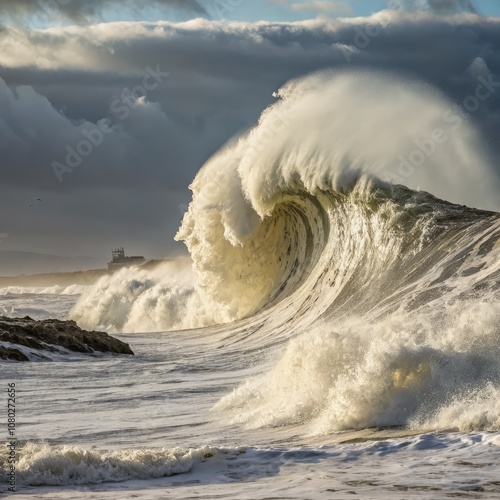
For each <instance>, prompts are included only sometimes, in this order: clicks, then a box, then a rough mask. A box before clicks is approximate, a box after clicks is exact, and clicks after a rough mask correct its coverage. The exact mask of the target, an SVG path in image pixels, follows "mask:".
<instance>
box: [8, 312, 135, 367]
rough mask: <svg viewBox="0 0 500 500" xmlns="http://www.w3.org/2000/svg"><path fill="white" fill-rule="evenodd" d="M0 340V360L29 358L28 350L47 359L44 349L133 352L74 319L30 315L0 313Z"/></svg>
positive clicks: (60, 351)
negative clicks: (14, 315) (35, 318)
mask: <svg viewBox="0 0 500 500" xmlns="http://www.w3.org/2000/svg"><path fill="white" fill-rule="evenodd" d="M0 342H1V343H2V344H0V359H8V360H13V361H29V360H30V356H29V353H36V356H35V357H39V358H49V359H50V356H44V355H43V354H42V353H43V352H45V353H58V354H67V353H68V351H70V352H74V353H81V354H94V353H95V352H106V353H113V354H129V355H133V354H134V353H133V352H132V350H131V349H130V346H129V345H128V344H126V343H125V342H122V341H121V340H118V339H115V338H114V337H111V336H110V335H108V334H107V333H104V332H94V331H91V332H88V331H86V330H82V329H81V328H80V327H79V326H78V325H77V324H76V323H75V322H74V321H60V320H57V319H46V320H41V321H36V320H34V319H32V318H30V317H29V316H26V317H25V318H7V317H5V316H0ZM6 343H7V344H6ZM27 353H28V355H27Z"/></svg>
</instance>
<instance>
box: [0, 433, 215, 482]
mask: <svg viewBox="0 0 500 500" xmlns="http://www.w3.org/2000/svg"><path fill="white" fill-rule="evenodd" d="M220 452H221V450H218V449H216V448H211V447H208V446H206V447H201V448H197V449H183V448H171V449H168V448H159V449H139V448H137V449H132V450H117V451H98V450H95V449H88V448H80V447H76V446H51V445H49V444H43V443H42V444H40V443H33V442H29V443H27V444H26V445H25V446H23V447H22V448H20V449H19V450H18V453H19V460H18V462H17V467H16V473H17V478H18V480H19V483H20V484H22V485H23V486H47V485H54V486H58V485H78V484H99V483H104V482H118V481H127V480H130V479H153V478H159V477H165V476H172V475H174V474H182V473H186V472H188V471H190V470H191V468H192V467H193V464H194V463H195V462H201V461H203V460H205V459H207V458H209V457H212V456H214V455H216V454H218V453H220ZM0 465H1V466H2V468H3V469H4V471H2V480H4V477H5V476H6V474H5V470H7V468H6V467H7V464H6V463H5V459H4V458H3V457H2V461H1V462H0Z"/></svg>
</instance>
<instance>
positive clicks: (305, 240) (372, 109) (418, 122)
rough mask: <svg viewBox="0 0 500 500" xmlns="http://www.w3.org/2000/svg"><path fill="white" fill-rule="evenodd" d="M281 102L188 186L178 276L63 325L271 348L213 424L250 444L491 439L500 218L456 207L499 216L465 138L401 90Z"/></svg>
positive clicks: (101, 293)
mask: <svg viewBox="0 0 500 500" xmlns="http://www.w3.org/2000/svg"><path fill="white" fill-rule="evenodd" d="M276 97H277V101H276V103H275V104H274V105H273V106H271V107H270V108H269V109H267V110H266V111H265V112H264V113H263V115H262V117H261V119H260V121H259V123H258V125H257V126H256V127H255V128H253V129H252V130H250V131H249V132H247V133H246V134H244V135H243V136H240V137H237V138H235V139H233V140H232V141H231V142H230V143H229V144H228V145H226V146H225V147H224V148H223V149H222V150H221V151H219V152H218V153H217V154H216V155H214V157H212V158H211V159H210V160H209V161H208V162H207V163H206V164H205V165H204V166H203V168H202V169H201V170H200V172H199V174H198V175H197V177H196V178H195V180H194V181H193V183H192V185H191V189H192V191H193V200H192V202H191V204H190V206H189V210H188V212H187V213H186V215H185V217H184V220H183V222H182V226H181V228H180V229H179V232H178V234H177V237H176V238H177V239H179V240H182V241H184V242H185V244H186V246H187V247H188V249H189V252H190V254H191V261H189V260H186V261H182V262H176V263H172V264H167V265H166V266H165V267H163V268H161V269H159V270H156V271H144V270H139V269H135V270H122V271H120V272H119V273H116V274H114V275H113V276H110V277H106V278H103V279H101V280H100V281H99V283H98V284H97V285H95V286H94V287H93V288H91V289H90V290H89V291H87V292H85V293H84V294H83V295H82V297H81V298H80V300H79V302H78V303H77V305H76V306H75V308H74V309H73V311H72V313H71V317H72V318H73V319H75V320H76V321H78V323H79V324H80V325H81V326H83V327H87V328H95V329H106V330H108V331H113V332H141V331H167V330H176V329H187V328H200V327H207V328H206V330H205V332H206V336H207V337H210V336H211V335H214V331H215V330H214V328H211V327H213V325H220V324H227V326H226V333H227V337H231V336H233V337H234V339H235V342H236V341H238V339H239V338H240V337H239V336H241V335H243V333H242V332H250V331H251V332H254V333H252V334H251V335H249V334H248V333H246V334H245V337H244V338H245V342H246V344H245V345H248V346H250V347H251V348H252V349H262V350H263V351H266V349H267V348H268V346H269V344H271V343H272V344H273V345H274V346H276V345H278V346H280V348H279V349H278V351H277V352H274V351H273V353H272V355H271V354H269V356H270V359H268V361H267V362H266V363H264V364H263V366H262V372H261V374H260V375H258V376H257V377H255V378H250V379H248V380H247V381H246V382H245V383H244V384H243V385H241V386H240V387H238V388H236V389H235V390H234V391H233V392H232V393H230V394H228V395H226V396H225V397H224V398H223V399H222V400H221V401H220V402H219V403H218V404H217V405H216V407H215V410H216V411H221V412H223V413H224V412H225V413H226V414H227V415H228V418H230V419H232V421H233V422H234V423H237V424H241V425H245V426H248V427H252V428H255V427H269V426H282V425H287V424H301V425H304V428H303V432H304V434H306V435H310V434H324V433H328V432H332V431H339V430H345V429H352V428H364V427H369V426H393V425H405V426H408V427H412V428H415V429H420V428H421V429H424V428H425V429H428V428H441V429H443V428H447V429H449V428H456V429H461V430H489V429H498V428H499V425H500V408H499V406H498V397H497V396H498V394H499V393H500V382H499V381H500V361H499V360H500V343H499V342H498V338H499V335H500V330H499V326H498V325H499V324H500V323H499V320H500V315H499V314H500V313H499V310H500V309H499V307H498V306H499V296H500V291H499V289H500V286H499V283H500V246H499V244H498V241H499V236H500V216H499V215H498V214H496V213H493V212H486V211H483V210H477V209H472V208H466V207H465V206H461V205H468V206H470V207H477V208H481V209H489V210H498V209H499V208H500V206H499V204H498V203H499V202H498V195H497V193H498V190H497V186H498V184H497V182H498V180H497V179H496V177H495V175H494V173H493V170H492V169H491V168H490V165H489V164H488V161H487V155H486V154H485V150H484V145H483V144H482V143H481V140H480V137H479V136H478V134H477V133H476V132H475V130H474V129H473V128H472V126H471V124H470V123H467V121H466V120H465V119H464V118H463V117H461V116H460V115H459V114H457V111H456V109H455V108H454V107H453V105H452V103H450V102H449V101H448V100H447V99H446V98H445V97H444V96H442V95H440V94H439V93H438V92H437V91H435V90H434V89H432V88H430V87H428V86H426V85H424V84H416V83H412V82H409V81H407V80H405V79H404V78H401V77H395V76H383V75H381V74H378V73H367V72H350V73H339V74H331V73H321V74H316V75H312V76H310V77H307V78H304V79H300V80H296V81H293V82H290V83H288V84H287V85H285V86H284V87H283V88H282V89H280V90H279V91H278V92H277V94H276ZM436 130H439V133H436V132H435V131H436ZM433 137H434V138H435V137H439V138H440V141H439V143H436V141H435V140H434V139H433ZM389 181H394V182H395V183H396V184H393V183H391V182H389ZM471 187H473V188H471ZM429 193H432V194H429ZM441 199H443V200H447V201H441ZM449 201H451V202H453V203H458V204H459V205H453V204H451V203H449ZM229 323H231V324H229ZM217 331H219V332H220V328H219V329H218V330H217ZM165 335H168V333H165ZM186 335H189V332H186ZM242 349H243V347H242ZM242 352H244V351H242Z"/></svg>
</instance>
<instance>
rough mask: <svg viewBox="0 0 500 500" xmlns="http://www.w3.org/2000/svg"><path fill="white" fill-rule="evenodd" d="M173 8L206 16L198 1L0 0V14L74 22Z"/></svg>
mask: <svg viewBox="0 0 500 500" xmlns="http://www.w3.org/2000/svg"><path fill="white" fill-rule="evenodd" d="M146 6H155V7H173V8H176V9H182V10H186V11H190V12H193V13H196V14H206V11H205V9H204V8H203V7H202V5H201V4H200V3H199V2H198V0H147V1H146V0H144V1H137V0H0V14H4V15H5V14H10V15H14V16H16V15H23V14H40V13H53V14H60V15H62V16H64V17H66V18H68V19H71V20H74V21H82V20H85V19H87V20H88V19H91V18H93V17H95V16H98V15H99V14H100V13H101V12H102V11H103V9H105V8H107V7H119V8H123V7H125V8H133V9H137V8H141V7H146Z"/></svg>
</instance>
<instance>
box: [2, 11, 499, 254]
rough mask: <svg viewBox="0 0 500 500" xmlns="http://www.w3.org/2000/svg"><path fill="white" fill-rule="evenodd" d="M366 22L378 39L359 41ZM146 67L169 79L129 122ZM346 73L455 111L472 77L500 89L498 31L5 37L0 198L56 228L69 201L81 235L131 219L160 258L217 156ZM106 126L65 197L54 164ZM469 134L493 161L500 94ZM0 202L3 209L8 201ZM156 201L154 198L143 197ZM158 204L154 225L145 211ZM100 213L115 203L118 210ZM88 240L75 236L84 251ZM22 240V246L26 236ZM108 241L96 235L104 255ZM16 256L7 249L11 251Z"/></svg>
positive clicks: (352, 23) (402, 22)
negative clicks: (282, 94)
mask: <svg viewBox="0 0 500 500" xmlns="http://www.w3.org/2000/svg"><path fill="white" fill-rule="evenodd" d="M368 22H370V23H371V24H370V25H371V26H372V30H371V31H370V33H373V32H377V34H376V35H375V36H372V35H370V36H367V35H366V26H367V23H368ZM373 27H378V28H377V29H375V30H374V29H373ZM363 33H364V35H363ZM147 67H149V68H158V69H159V70H160V71H161V72H168V73H169V75H168V77H164V78H163V79H162V81H161V83H160V84H159V85H158V86H157V87H155V88H152V89H151V90H150V91H147V95H146V96H145V97H144V98H141V99H139V100H138V101H137V102H134V106H133V107H130V109H129V112H128V113H125V112H124V111H123V110H122V112H119V111H117V106H116V102H117V99H118V102H119V103H120V106H122V105H123V102H122V99H123V92H124V90H125V89H129V90H132V89H134V87H136V86H138V85H142V82H143V79H144V77H145V75H146V74H147V70H146V68H147ZM354 67H363V68H377V69H382V70H387V71H391V72H393V71H398V72H401V73H404V74H406V75H410V76H411V77H412V78H415V79H418V80H424V81H426V82H429V83H431V84H433V85H434V86H436V87H437V88H438V89H440V90H441V91H442V92H443V93H444V94H446V95H447V96H448V97H449V98H450V99H452V100H453V101H454V102H456V103H457V104H461V103H463V101H464V99H465V98H466V97H467V96H470V95H473V93H474V91H475V88H476V86H477V84H478V78H479V77H480V76H481V77H483V78H492V79H493V80H494V81H495V82H499V81H500V21H499V20H494V19H487V18H484V17H479V16H476V15H473V14H462V15H460V16H454V17H449V18H437V17H433V16H431V15H425V14H418V15H413V16H411V15H409V14H403V13H401V12H400V13H391V14H390V22H387V14H384V15H381V14H378V15H376V16H375V17H373V18H371V19H370V20H369V21H368V20H359V19H353V20H338V21H326V20H315V21H304V22H299V23H260V24H245V23H230V24H226V23H219V22H209V21H205V20H196V21H190V22H187V23H182V24H171V23H165V22H159V23H111V24H101V25H95V26H83V27H71V28H69V27H68V28H62V27H58V28H51V29H49V30H44V31H31V30H28V29H23V28H19V27H18V28H13V27H11V28H8V29H4V30H3V31H2V32H0V78H2V79H3V81H0V157H1V159H2V160H1V161H2V167H1V172H2V173H1V180H2V186H1V189H0V197H3V198H2V199H3V200H6V199H12V200H16V199H20V197H19V196H17V197H16V196H14V195H12V193H15V192H21V191H22V192H23V193H32V194H30V195H29V196H32V195H34V194H35V193H37V192H39V191H43V192H44V193H48V197H49V198H50V199H53V200H59V201H57V203H56V201H54V203H56V205H57V206H58V207H59V208H57V207H55V208H53V210H52V212H51V213H50V217H51V219H50V220H51V221H53V219H54V220H57V215H55V214H57V213H58V212H61V213H62V212H64V213H65V214H67V212H66V211H65V210H66V209H65V208H64V207H65V206H67V204H68V198H67V197H72V198H71V199H72V207H73V208H72V212H71V213H72V214H73V217H74V218H75V220H77V219H78V220H79V221H81V220H83V219H85V213H87V212H86V210H88V204H89V203H92V210H93V212H92V215H89V217H94V215H95V213H102V214H103V216H102V219H101V220H100V223H103V221H106V224H105V225H104V226H105V227H114V228H122V227H125V226H124V223H123V220H122V219H123V217H122V216H123V214H124V213H127V214H129V213H132V214H134V217H129V216H128V218H127V224H129V229H130V234H133V233H134V231H137V234H139V231H142V230H143V229H144V228H145V227H148V228H154V227H156V228H158V230H157V232H156V233H155V234H157V236H156V240H155V243H154V245H156V247H155V248H158V247H159V243H157V241H160V239H161V238H160V237H159V236H158V234H162V232H164V234H165V245H167V243H166V235H167V234H168V235H169V236H171V235H172V234H173V232H174V231H175V226H176V225H177V223H178V222H179V221H180V218H181V211H182V209H180V208H179V205H181V206H183V205H182V203H184V202H185V201H187V189H186V186H187V185H188V183H189V181H190V180H191V179H192V178H193V177H194V175H195V174H196V172H197V170H198V169H199V168H200V166H201V165H202V164H203V162H204V161H205V160H206V159H207V158H208V157H209V156H210V155H211V154H212V153H214V152H215V151H216V150H217V148H218V147H220V146H221V145H222V144H223V143H224V142H225V141H226V140H227V139H229V138H230V137H231V136H232V135H234V134H235V133H236V132H237V131H239V130H242V129H244V128H245V127H248V126H250V125H251V124H252V123H254V122H255V121H256V120H257V119H258V117H259V115H260V113H261V111H262V110H263V109H264V108H265V106H267V105H268V104H270V103H271V102H272V101H273V98H272V95H271V94H272V92H273V91H275V90H276V89H277V88H279V87H280V86H281V85H282V84H283V83H284V82H286V81H287V80H289V79H290V78H292V77H295V76H299V75H303V74H305V73H308V72H311V71H314V70H318V69H323V68H337V69H342V68H354ZM367 85H369V82H367ZM139 94H140V92H139ZM113 103H115V104H113ZM125 114H126V115H127V116H126V117H125V116H124V115H125ZM102 120H108V121H107V122H106V123H107V124H108V125H109V127H111V129H112V131H113V132H112V133H110V134H105V136H104V140H103V141H102V143H100V144H99V145H98V146H96V147H94V148H93V150H92V152H91V154H89V155H88V156H87V157H85V158H83V159H82V162H81V164H79V165H78V167H76V168H75V169H74V170H73V171H72V172H71V173H67V174H64V175H63V182H62V183H59V182H58V179H57V177H56V175H55V173H54V171H53V168H52V165H53V163H54V162H55V161H56V162H58V163H60V164H64V163H65V161H66V156H67V154H68V153H67V152H68V147H70V148H72V149H73V150H76V148H77V147H78V145H79V143H80V142H81V141H82V140H83V139H85V135H84V134H85V133H87V134H88V133H90V132H91V131H92V130H94V129H95V128H96V127H98V126H99V125H100V124H101V123H103V122H102ZM471 120H472V122H473V123H474V124H475V126H476V127H477V128H478V130H480V131H481V132H482V134H483V137H484V139H485V148H490V152H491V153H492V154H495V155H498V153H500V145H499V143H498V131H499V130H500V89H499V90H498V91H496V92H494V93H493V94H492V96H491V97H490V98H489V99H488V100H487V101H485V102H484V103H482V105H481V107H480V109H478V110H477V111H476V112H475V113H474V114H473V115H472V116H471ZM499 168H500V166H499ZM7 191H8V192H9V193H10V198H9V197H8V196H6V195H5V196H4V194H5V193H4V192H7ZM97 191H99V193H101V195H100V196H98V197H96V196H95V193H96V192H97ZM107 192H109V193H110V197H109V198H106V193H107ZM153 192H155V193H156V195H155V196H154V197H153V196H152V195H151V196H149V195H148V193H153ZM163 192H164V193H165V203H166V205H165V206H168V213H166V211H165V210H162V209H161V208H159V207H160V206H161V203H160V201H158V200H160V199H161V196H162V195H161V194H158V193H163ZM2 193H4V194H2ZM23 196H24V195H23ZM26 196H28V195H26ZM93 198H96V200H95V202H93V201H92V199H93ZM153 198H154V199H155V200H156V201H155V202H154V203H155V207H157V208H158V210H156V211H153V210H151V209H150V208H146V207H151V203H152V200H153ZM23 199H24V198H23ZM106 199H108V200H112V203H111V201H110V204H111V205H112V208H111V207H110V206H107V205H106V202H105V200H106ZM141 199H142V202H141V201H140V200H141ZM23 203H24V201H23ZM13 213H15V210H13ZM47 217H48V215H47ZM61 217H62V215H61ZM64 217H65V219H64V220H65V221H66V219H67V216H66V215H65V216H64ZM61 220H62V219H61ZM166 221H168V224H169V226H168V231H167V228H166V224H167V222H166ZM15 223H16V216H15V215H14V216H13V219H12V220H9V228H2V227H0V233H9V234H12V233H13V229H12V227H11V225H12V224H13V225H15ZM26 224H28V223H26ZM32 224H33V227H32V228H31V230H32V231H33V234H38V233H37V231H39V228H40V227H43V224H42V223H40V221H38V220H37V221H36V224H35V222H33V223H32ZM90 226H92V224H91V223H90V222H89V223H88V224H84V223H83V222H79V223H78V227H79V228H82V231H85V232H86V233H85V234H86V236H87V237H89V238H92V236H91V235H90V231H91V230H90V229H89V227H90ZM23 227H24V229H23V231H24V232H26V231H28V228H29V227H30V226H29V224H28V225H26V226H23ZM63 227H64V229H63ZM105 227H103V228H99V230H98V229H96V228H94V231H95V234H98V235H99V238H100V240H101V243H100V244H101V245H102V238H101V237H100V235H105V234H106V229H105ZM123 230H124V231H125V229H123ZM72 231H74V229H72V228H71V227H70V226H69V225H68V224H67V221H66V222H65V225H62V224H61V225H60V226H58V225H57V224H55V225H54V234H59V236H60V237H61V238H63V239H64V238H67V237H68V235H71V234H73V233H72ZM151 232H152V233H153V232H154V231H153V230H152V231H151ZM127 237H128V236H127ZM142 237H144V235H143V233H141V238H142ZM150 238H151V236H150ZM152 239H154V238H152ZM37 241H38V240H37ZM127 241H128V240H127ZM14 243H15V238H14V237H12V236H10V237H9V238H7V239H6V241H5V244H12V245H13V246H14ZM119 243H120V241H119V240H118V241H116V243H115V244H119ZM47 245H49V243H47ZM49 250H50V249H49V247H47V249H46V251H49Z"/></svg>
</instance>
